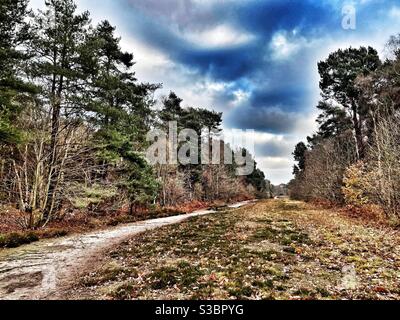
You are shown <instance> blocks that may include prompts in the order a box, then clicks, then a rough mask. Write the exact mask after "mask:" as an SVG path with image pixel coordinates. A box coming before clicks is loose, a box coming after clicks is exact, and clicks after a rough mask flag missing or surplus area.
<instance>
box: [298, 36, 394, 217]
mask: <svg viewBox="0 0 400 320" xmlns="http://www.w3.org/2000/svg"><path fill="white" fill-rule="evenodd" d="M385 51H386V57H385V60H383V61H382V60H381V59H380V57H379V55H378V52H377V51H376V50H375V49H374V48H371V47H368V48H366V47H360V48H348V49H346V50H338V51H336V52H333V53H331V54H330V55H329V57H328V58H327V59H326V60H325V61H321V62H320V63H319V64H318V70H319V74H320V78H321V80H320V89H321V97H322V99H321V101H320V102H319V104H318V106H317V107H318V109H319V110H320V115H319V117H318V119H317V122H318V125H319V129H318V132H317V133H315V134H314V135H313V136H312V137H308V138H307V143H304V142H301V143H299V144H298V145H297V146H296V148H295V151H294V153H293V155H294V158H295V160H296V162H297V164H296V166H295V167H294V175H295V179H294V180H293V181H291V183H290V193H291V196H292V197H293V198H296V199H304V200H328V201H330V202H333V203H338V204H346V205H349V206H352V207H355V208H366V207H371V206H373V207H377V208H379V209H380V210H382V211H383V212H384V214H385V215H386V217H387V218H388V219H397V218H399V217H400V143H399V141H400V129H399V128H400V113H399V109H400V73H399V71H400V35H398V36H392V37H391V38H390V40H389V41H388V43H387V46H386V50H385Z"/></svg>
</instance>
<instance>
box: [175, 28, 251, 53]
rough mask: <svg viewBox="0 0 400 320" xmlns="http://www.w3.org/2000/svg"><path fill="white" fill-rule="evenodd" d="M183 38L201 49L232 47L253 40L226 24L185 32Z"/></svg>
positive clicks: (248, 35)
mask: <svg viewBox="0 0 400 320" xmlns="http://www.w3.org/2000/svg"><path fill="white" fill-rule="evenodd" d="M183 37H184V38H185V39H186V40H188V41H189V42H191V43H193V44H195V45H197V46H200V47H203V48H221V47H234V46H238V45H243V44H246V43H249V42H250V41H252V40H254V36H253V35H251V34H249V33H245V32H242V31H239V30H236V29H234V28H233V27H232V26H230V25H228V24H220V25H218V26H216V27H213V28H209V29H205V30H200V31H196V32H194V31H190V32H185V33H183Z"/></svg>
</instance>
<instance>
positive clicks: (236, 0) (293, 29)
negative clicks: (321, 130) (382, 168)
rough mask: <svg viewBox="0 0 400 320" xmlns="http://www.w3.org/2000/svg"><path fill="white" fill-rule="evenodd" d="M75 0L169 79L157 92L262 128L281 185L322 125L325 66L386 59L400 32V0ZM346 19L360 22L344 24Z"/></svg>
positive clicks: (142, 65) (262, 161)
mask: <svg viewBox="0 0 400 320" xmlns="http://www.w3.org/2000/svg"><path fill="white" fill-rule="evenodd" d="M43 3H44V0H31V5H32V7H34V8H38V7H42V6H43ZM76 3H77V4H78V8H79V10H89V11H90V12H91V17H92V21H93V23H98V22H99V21H101V20H109V21H110V22H111V24H113V25H114V26H116V27H117V33H118V34H119V35H120V36H121V39H122V40H121V45H122V47H123V49H124V50H127V51H130V52H132V53H133V54H134V56H135V61H136V62H137V64H136V65H135V71H136V74H137V78H138V79H139V80H140V81H142V82H152V83H162V84H163V89H162V90H160V91H159V92H158V97H162V96H165V95H167V94H168V93H169V92H170V91H174V92H175V93H176V94H177V95H178V96H180V97H181V98H182V99H183V100H184V102H183V104H184V106H193V107H202V108H208V109H213V110H217V111H219V112H223V114H224V128H225V129H241V130H246V129H254V130H255V139H254V140H255V157H256V161H257V163H258V166H259V167H260V168H261V169H262V170H263V171H264V172H265V174H266V176H267V178H268V179H269V180H271V181H272V183H274V184H280V183H287V182H289V181H290V180H291V179H292V171H293V165H294V163H293V157H292V152H293V150H294V147H295V145H296V144H297V143H298V142H299V141H305V140H306V137H307V136H309V135H312V133H313V132H315V131H316V129H317V126H316V123H315V119H316V117H317V110H316V107H315V106H316V105H317V103H318V100H319V99H320V96H319V85H318V82H319V77H318V70H317V63H318V62H319V61H321V60H324V59H326V58H327V56H328V55H329V53H330V52H333V51H335V50H337V49H339V48H348V47H350V46H352V47H359V46H372V47H374V48H376V49H377V50H378V51H379V53H380V55H381V58H382V59H384V57H385V50H384V47H385V43H386V42H387V40H388V39H389V37H390V36H391V35H394V34H397V33H400V0H354V1H342V0H263V1H261V0H102V1H95V0H76ZM349 6H351V7H350V8H354V9H355V15H354V16H353V15H351V16H347V14H352V11H351V10H350V11H349ZM348 17H350V18H353V17H355V18H356V20H354V21H355V25H354V27H355V28H351V29H349V28H343V20H344V19H345V21H348V20H347V18H348ZM351 21H353V20H351ZM352 26H353V25H352Z"/></svg>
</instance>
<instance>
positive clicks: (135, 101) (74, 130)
mask: <svg viewBox="0 0 400 320" xmlns="http://www.w3.org/2000/svg"><path fill="white" fill-rule="evenodd" d="M28 4H29V1H28V0H1V1H0V204H3V205H13V206H15V207H17V208H18V209H19V210H20V211H21V212H25V213H26V214H27V215H26V217H27V218H26V221H25V223H26V225H27V227H36V226H38V225H44V224H46V223H48V222H49V221H51V220H54V219H60V218H62V217H63V216H65V215H66V214H68V212H70V211H72V210H76V209H81V210H86V209H88V208H90V207H93V206H95V205H99V203H101V202H107V203H108V207H109V208H110V210H112V209H113V208H114V209H115V208H119V207H121V206H123V205H124V204H126V203H128V204H129V209H130V211H131V213H132V214H133V213H135V212H136V211H137V210H140V209H141V208H144V207H148V206H150V205H155V204H158V205H161V206H175V205H179V204H182V203H185V202H190V201H207V202H212V201H215V200H223V201H232V200H234V199H239V198H253V197H255V196H263V195H265V194H266V193H267V192H268V191H269V189H270V186H269V184H268V183H267V182H266V180H265V176H264V173H263V172H262V171H260V170H259V169H256V170H255V171H254V172H253V174H252V175H250V176H247V177H237V176H236V175H235V174H234V172H235V163H233V164H232V165H218V166H217V165H215V166H213V165H210V166H203V165H190V166H181V165H159V166H150V165H149V163H148V162H147V161H146V159H145V158H144V151H145V150H146V148H147V147H148V142H147V141H146V133H147V132H148V131H149V130H151V129H154V128H163V127H165V126H166V125H167V123H168V122H169V121H177V123H178V126H179V127H180V128H191V129H194V130H196V131H198V130H200V129H201V128H202V127H206V128H210V129H212V130H220V129H221V125H222V114H220V113H217V112H214V111H209V110H208V109H205V108H184V107H182V100H181V99H180V98H179V97H178V96H177V95H176V94H175V93H173V92H171V94H170V95H169V96H167V97H165V98H163V99H162V101H156V99H155V92H156V91H157V90H159V89H160V88H161V85H160V84H152V83H142V82H139V81H138V80H137V79H136V76H135V72H134V71H133V68H134V65H135V62H134V56H133V54H132V53H130V52H125V51H123V50H122V49H121V46H120V38H119V37H118V36H117V35H116V29H115V27H114V26H112V25H111V24H110V23H109V22H108V21H102V22H101V23H99V24H98V25H93V24H92V23H91V20H90V14H89V12H78V10H77V6H76V4H75V3H74V1H73V0H47V1H46V2H45V9H44V10H38V11H36V12H33V11H32V10H30V9H29V6H28ZM157 102H159V104H161V108H159V109H157V108H155V105H156V103H157ZM232 152H233V151H232ZM244 152H246V151H245V150H244Z"/></svg>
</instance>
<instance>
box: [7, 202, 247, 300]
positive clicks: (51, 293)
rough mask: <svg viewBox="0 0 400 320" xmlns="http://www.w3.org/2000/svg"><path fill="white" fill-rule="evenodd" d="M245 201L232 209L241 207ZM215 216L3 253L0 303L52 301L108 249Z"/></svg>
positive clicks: (143, 224) (198, 213)
mask: <svg viewBox="0 0 400 320" xmlns="http://www.w3.org/2000/svg"><path fill="white" fill-rule="evenodd" d="M246 204H248V202H242V203H238V204H235V205H232V206H230V208H239V207H242V206H244V205H246ZM211 213H215V211H211V210H202V211H196V212H194V213H191V214H187V215H182V216H175V217H167V218H161V219H154V220H147V221H142V222H137V223H133V224H129V225H124V226H119V227H116V228H112V229H109V230H105V231H99V232H93V233H88V234H83V235H74V236H71V237H66V238H61V239H52V240H47V241H40V242H37V243H34V244H31V245H27V246H23V247H20V248H17V249H11V250H2V251H0V300H20V299H21V300H22V299H52V298H55V297H57V292H58V291H59V289H60V288H62V287H63V286H64V285H65V284H66V283H67V282H68V281H69V280H70V279H71V277H73V275H75V274H77V273H78V272H81V271H82V270H80V268H81V266H83V265H85V263H87V262H88V261H92V260H93V261H95V259H96V257H97V256H99V253H100V252H102V251H103V250H106V249H108V248H110V247H112V246H114V245H116V244H119V243H121V242H123V241H124V240H125V239H127V238H129V237H131V236H133V235H136V234H139V233H142V232H145V231H147V230H152V229H156V228H160V227H163V226H167V225H172V224H177V223H180V222H182V221H185V220H187V219H189V218H191V217H197V216H202V215H207V214H211Z"/></svg>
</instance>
